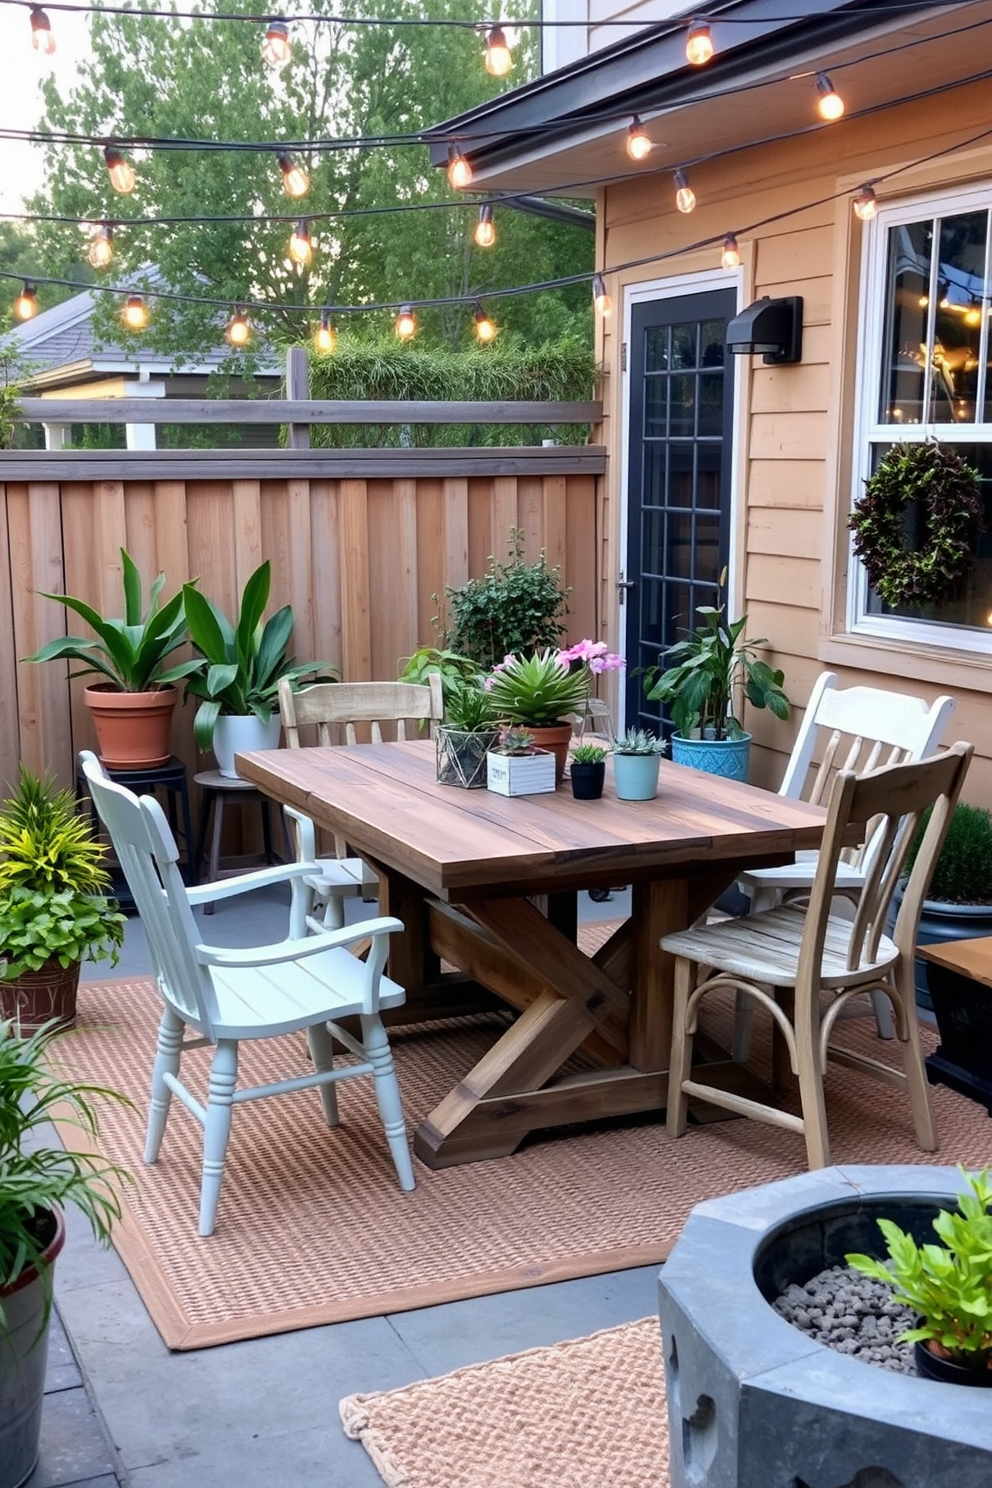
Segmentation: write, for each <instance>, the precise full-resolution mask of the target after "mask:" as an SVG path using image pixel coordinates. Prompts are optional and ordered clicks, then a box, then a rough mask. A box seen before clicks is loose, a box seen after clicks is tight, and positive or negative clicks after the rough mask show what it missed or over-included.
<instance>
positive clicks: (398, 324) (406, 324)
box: [393, 305, 417, 341]
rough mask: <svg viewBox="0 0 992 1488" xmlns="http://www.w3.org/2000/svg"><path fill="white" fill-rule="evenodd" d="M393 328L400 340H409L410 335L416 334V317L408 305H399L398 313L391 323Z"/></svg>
mask: <svg viewBox="0 0 992 1488" xmlns="http://www.w3.org/2000/svg"><path fill="white" fill-rule="evenodd" d="M393 330H394V331H395V332H396V334H397V336H399V338H400V340H401V341H409V340H410V337H411V336H415V335H416V334H417V317H416V316H415V315H414V313H413V308H412V306H410V305H401V306H400V313H399V315H397V317H396V320H395V322H394V324H393Z"/></svg>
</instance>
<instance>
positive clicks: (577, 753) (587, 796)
mask: <svg viewBox="0 0 992 1488" xmlns="http://www.w3.org/2000/svg"><path fill="white" fill-rule="evenodd" d="M607 753H608V750H606V749H605V748H604V747H603V746H602V745H600V744H575V745H573V746H572V765H571V769H570V771H569V777H570V779H571V782H572V795H573V796H574V797H575V799H576V800H577V801H598V800H599V798H600V796H601V795H602V794H603V784H604V782H605V780H606V756H607Z"/></svg>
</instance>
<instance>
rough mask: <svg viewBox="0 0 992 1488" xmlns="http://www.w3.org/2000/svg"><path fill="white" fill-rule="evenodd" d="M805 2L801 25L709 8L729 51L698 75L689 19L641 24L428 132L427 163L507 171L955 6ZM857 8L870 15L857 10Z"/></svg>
mask: <svg viewBox="0 0 992 1488" xmlns="http://www.w3.org/2000/svg"><path fill="white" fill-rule="evenodd" d="M804 5H805V8H806V11H807V14H806V16H805V17H804V18H803V19H802V20H799V21H796V20H783V19H781V9H782V0H734V3H731V4H729V5H724V6H721V7H719V8H717V7H713V6H710V7H708V8H707V10H706V16H707V19H709V20H710V21H711V22H712V23H714V29H716V28H717V27H718V26H719V18H720V15H721V13H723V14H729V13H730V12H732V13H733V16H734V25H733V28H732V34H731V38H730V43H729V45H728V44H727V42H726V40H725V39H724V38H721V47H720V50H719V51H718V53H717V55H716V57H714V59H713V61H712V62H711V63H709V65H708V66H707V67H705V68H702V69H700V68H696V67H692V66H690V65H689V63H688V62H687V61H686V59H685V35H686V21H687V19H688V16H684V17H682V18H681V19H680V20H679V21H678V22H677V23H674V24H673V23H672V22H667V21H666V22H665V23H664V24H662V25H658V26H651V27H646V28H645V29H644V30H643V31H639V32H637V33H636V34H635V35H633V36H628V37H625V38H623V40H621V41H618V42H615V43H614V44H613V45H612V46H608V47H603V48H602V49H601V50H600V51H596V52H593V53H592V55H591V56H589V57H583V58H581V59H580V60H579V61H578V62H573V63H571V64H570V65H569V66H568V67H563V68H559V70H558V71H557V72H552V73H547V74H546V75H545V76H544V77H540V78H536V79H535V80H534V81H533V82H531V83H525V84H524V85H523V86H522V87H520V88H514V89H513V90H512V92H510V93H504V94H502V95H501V96H500V97H498V98H495V99H492V100H491V101H490V102H489V103H484V104H481V105H480V106H479V107H478V108H475V109H470V110H469V111H468V112H466V113H464V114H458V115H457V116H456V117H455V118H453V119H448V120H446V121H445V122H444V123H443V124H437V125H435V126H434V127H433V128H432V129H430V130H427V131H425V132H424V135H423V139H424V140H425V142H426V143H427V144H428V146H429V147H430V154H431V163H432V164H433V165H445V164H446V163H447V147H448V142H449V141H450V140H458V141H459V143H460V144H461V146H462V148H463V150H464V151H465V153H466V154H467V155H470V156H471V158H472V160H473V162H474V163H475V164H477V165H479V166H497V165H505V164H507V163H509V162H511V161H512V160H514V159H515V158H516V157H518V156H519V155H520V154H522V153H530V152H531V151H532V150H533V149H534V147H535V145H537V144H546V145H551V144H553V143H555V142H557V141H558V140H562V139H568V138H569V137H570V136H572V135H573V134H574V132H575V130H576V129H577V128H583V127H586V128H588V127H590V126H592V127H595V126H596V124H597V122H598V121H599V120H600V119H602V121H603V122H604V123H606V122H608V121H609V120H611V119H613V118H615V116H616V115H617V114H624V113H627V112H629V113H631V114H636V113H650V112H652V111H656V110H659V109H672V108H679V107H682V106H684V105H686V104H689V103H696V102H698V101H700V100H702V99H705V98H706V97H708V96H709V95H710V94H711V93H714V92H717V91H723V90H725V89H726V88H727V86H728V85H732V84H733V83H734V81H735V79H737V78H739V77H740V76H741V75H742V74H745V73H746V74H747V77H748V79H749V80H753V79H754V77H755V73H756V71H757V72H758V73H759V74H760V71H761V70H762V69H767V71H768V72H769V73H772V72H774V71H776V70H777V69H778V68H779V67H780V66H781V64H782V62H784V61H786V62H787V61H788V60H789V59H790V58H791V57H793V56H794V55H795V54H796V53H797V52H800V51H802V50H805V49H806V48H807V47H808V46H809V44H810V43H811V42H814V41H815V43H816V44H817V46H820V47H823V46H827V45H829V44H830V43H837V42H845V41H849V40H850V39H851V38H852V37H854V36H857V35H858V33H859V32H861V31H866V30H870V29H872V28H873V27H875V26H877V25H878V24H879V23H880V21H881V20H883V19H884V16H883V15H882V12H883V11H887V10H890V9H891V11H892V13H893V15H894V16H898V17H900V18H905V19H910V18H912V17H913V16H915V15H918V14H920V13H924V14H926V13H928V12H932V11H934V10H938V9H939V10H945V9H948V8H954V7H948V6H946V5H943V4H939V5H934V4H933V3H928V0H920V4H919V6H918V7H913V8H912V9H907V7H906V0H850V3H847V4H845V3H838V0H804ZM863 7H869V8H870V14H867V15H864V14H862V13H861V11H862V8H863ZM473 135H481V136H483V138H481V139H478V140H476V139H473V138H472V136H473Z"/></svg>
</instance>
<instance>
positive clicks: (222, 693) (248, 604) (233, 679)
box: [182, 559, 331, 750]
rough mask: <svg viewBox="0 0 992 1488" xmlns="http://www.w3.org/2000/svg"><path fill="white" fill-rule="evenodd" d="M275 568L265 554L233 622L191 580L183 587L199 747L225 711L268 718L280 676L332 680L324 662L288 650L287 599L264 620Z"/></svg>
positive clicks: (290, 621) (206, 742)
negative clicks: (299, 657) (193, 657)
mask: <svg viewBox="0 0 992 1488" xmlns="http://www.w3.org/2000/svg"><path fill="white" fill-rule="evenodd" d="M271 578H272V574H271V568H270V565H269V561H268V559H266V560H265V562H264V563H262V564H261V565H260V566H259V567H258V568H256V570H255V572H254V573H253V574H252V575H251V577H250V578H249V579H248V582H247V583H246V584H245V587H244V592H243V593H242V596H241V606H240V611H239V614H238V618H237V621H236V623H235V624H233V625H232V624H231V621H230V620H229V619H228V618H227V616H226V615H225V614H224V613H223V611H222V610H220V609H218V607H217V606H216V605H215V604H214V603H213V601H212V600H209V599H207V598H206V596H205V595H203V594H201V593H200V591H199V590H198V589H197V588H196V587H195V586H194V585H193V584H186V585H184V587H183V592H182V601H183V605H184V608H185V614H186V624H187V625H188V627H189V633H190V637H191V639H192V641H193V645H194V647H195V648H196V650H197V651H198V652H199V659H198V660H197V661H196V662H194V670H193V671H192V673H191V674H190V675H189V676H187V678H186V691H187V693H191V694H192V695H193V696H194V697H198V698H201V699H202V701H201V703H200V706H199V707H198V708H197V710H196V717H195V718H194V720H193V732H194V735H195V737H196V742H197V744H198V746H199V747H200V749H202V750H206V749H209V748H210V745H211V742H212V740H213V736H214V726H215V724H216V722H217V719H218V717H219V715H220V714H221V713H228V714H234V715H241V716H244V715H247V714H253V715H254V716H255V717H256V718H258V719H260V720H261V721H262V722H263V723H268V721H269V719H270V718H271V717H272V715H273V713H274V712H276V711H278V707H279V679H280V678H281V677H288V678H290V680H291V681H293V682H297V681H299V679H300V678H301V677H307V676H309V677H313V678H315V680H324V681H328V680H330V678H329V677H328V676H327V675H326V674H327V673H328V672H329V671H330V670H331V669H330V668H328V666H327V665H326V664H325V663H324V662H316V661H312V662H305V663H299V662H297V661H296V658H295V657H293V656H291V655H290V654H289V638H290V636H291V634H292V631H293V610H292V607H291V606H290V605H283V607H282V609H280V610H277V611H276V613H275V614H274V615H272V616H271V617H270V619H268V620H267V621H266V622H265V623H264V624H263V623H262V615H263V613H264V611H265V606H266V603H267V602H268V598H269V588H270V585H271Z"/></svg>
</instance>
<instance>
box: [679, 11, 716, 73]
mask: <svg viewBox="0 0 992 1488" xmlns="http://www.w3.org/2000/svg"><path fill="white" fill-rule="evenodd" d="M712 56H713V40H712V38H711V36H710V25H709V21H699V20H694V21H690V22H689V35H688V36H687V37H686V39H685V60H686V61H687V62H691V63H692V65H693V67H703V66H705V64H706V63H707V62H708V61H709V60H710V58H711V57H712Z"/></svg>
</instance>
